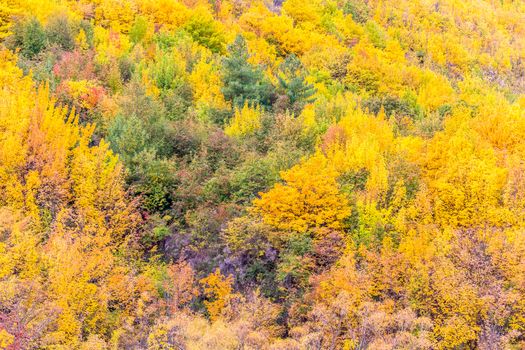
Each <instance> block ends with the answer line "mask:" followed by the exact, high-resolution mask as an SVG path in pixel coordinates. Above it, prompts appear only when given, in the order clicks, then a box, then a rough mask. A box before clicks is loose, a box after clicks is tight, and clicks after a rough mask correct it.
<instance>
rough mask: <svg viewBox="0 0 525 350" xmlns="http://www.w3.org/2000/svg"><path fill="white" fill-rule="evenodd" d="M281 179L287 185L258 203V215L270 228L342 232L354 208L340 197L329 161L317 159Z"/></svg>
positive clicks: (344, 198)
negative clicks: (320, 229) (324, 229)
mask: <svg viewBox="0 0 525 350" xmlns="http://www.w3.org/2000/svg"><path fill="white" fill-rule="evenodd" d="M281 176H282V178H283V180H284V181H285V184H277V185H275V187H274V188H273V189H272V190H270V191H269V192H267V193H264V194H262V195H261V198H260V199H256V200H255V201H254V206H255V207H254V210H255V212H257V213H260V214H261V215H262V217H263V220H264V221H265V222H266V223H267V224H269V225H272V226H274V227H276V228H279V229H281V230H284V231H298V232H305V231H307V230H309V229H313V228H318V227H329V228H333V229H339V228H341V226H342V220H343V219H345V218H346V217H347V216H348V215H350V208H349V206H348V200H347V198H346V197H345V196H344V195H342V194H341V193H339V188H338V184H337V181H336V179H337V172H336V171H335V170H334V169H333V168H331V167H330V166H329V164H327V159H326V158H325V157H323V156H322V155H320V154H319V155H317V156H314V157H312V158H310V159H308V160H307V161H305V162H304V163H302V164H299V165H296V166H295V167H293V168H292V169H290V170H288V171H286V172H283V173H282V174H281Z"/></svg>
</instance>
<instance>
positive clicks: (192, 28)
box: [184, 15, 225, 53]
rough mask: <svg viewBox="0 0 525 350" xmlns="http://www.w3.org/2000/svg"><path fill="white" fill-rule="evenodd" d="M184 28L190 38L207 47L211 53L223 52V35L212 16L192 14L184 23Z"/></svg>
mask: <svg viewBox="0 0 525 350" xmlns="http://www.w3.org/2000/svg"><path fill="white" fill-rule="evenodd" d="M184 30H185V31H186V32H188V33H189V34H190V36H191V38H192V39H193V40H194V41H195V42H197V43H199V44H200V45H202V46H204V47H206V48H208V49H210V50H211V52H213V53H223V52H224V46H225V40H224V35H223V34H222V32H221V31H220V29H219V28H218V26H217V23H215V21H214V20H213V19H212V18H206V17H203V16H199V15H196V16H193V17H192V18H191V19H190V20H189V21H188V23H186V24H185V25H184Z"/></svg>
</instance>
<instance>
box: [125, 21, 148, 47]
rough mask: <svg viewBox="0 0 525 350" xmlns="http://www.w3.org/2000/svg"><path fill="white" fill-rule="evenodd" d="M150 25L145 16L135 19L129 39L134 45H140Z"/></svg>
mask: <svg viewBox="0 0 525 350" xmlns="http://www.w3.org/2000/svg"><path fill="white" fill-rule="evenodd" d="M148 27H149V23H148V20H147V19H146V18H144V17H143V16H138V17H137V18H135V22H134V23H133V26H132V27H131V29H130V30H129V38H130V40H131V42H132V43H133V45H136V44H138V43H140V42H141V41H142V40H143V39H144V38H145V37H146V34H147V32H148Z"/></svg>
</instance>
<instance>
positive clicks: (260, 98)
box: [222, 34, 273, 108]
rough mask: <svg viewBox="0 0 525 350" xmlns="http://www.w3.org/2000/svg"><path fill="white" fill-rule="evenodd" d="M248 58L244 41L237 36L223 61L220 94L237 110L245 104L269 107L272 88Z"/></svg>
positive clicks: (241, 37)
mask: <svg viewBox="0 0 525 350" xmlns="http://www.w3.org/2000/svg"><path fill="white" fill-rule="evenodd" d="M249 57H250V55H249V53H248V47H247V45H246V40H245V39H244V37H243V36H242V35H240V34H239V35H237V37H236V38H235V41H234V42H233V43H232V44H231V45H229V46H228V57H226V58H224V60H223V70H224V78H223V79H224V88H223V90H222V93H223V94H224V98H225V99H226V100H227V101H231V102H232V103H233V104H234V105H235V106H237V107H239V108H242V107H243V106H244V104H245V103H246V102H248V103H249V104H251V105H258V106H263V107H269V106H270V105H271V98H272V94H273V91H272V90H273V88H272V86H271V85H270V84H269V83H268V82H267V80H266V79H265V78H264V74H263V72H262V70H261V69H260V68H258V67H253V66H252V65H251V64H250V63H249V62H248V58H249Z"/></svg>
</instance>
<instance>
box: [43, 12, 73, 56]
mask: <svg viewBox="0 0 525 350" xmlns="http://www.w3.org/2000/svg"><path fill="white" fill-rule="evenodd" d="M46 33H47V39H48V41H49V45H56V46H58V47H60V48H61V49H63V50H66V51H72V50H73V49H74V48H75V36H76V35H75V34H76V33H75V30H74V28H73V25H72V23H71V22H70V21H69V19H68V17H67V15H65V14H57V15H55V16H52V17H51V18H49V21H48V22H47V25H46Z"/></svg>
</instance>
